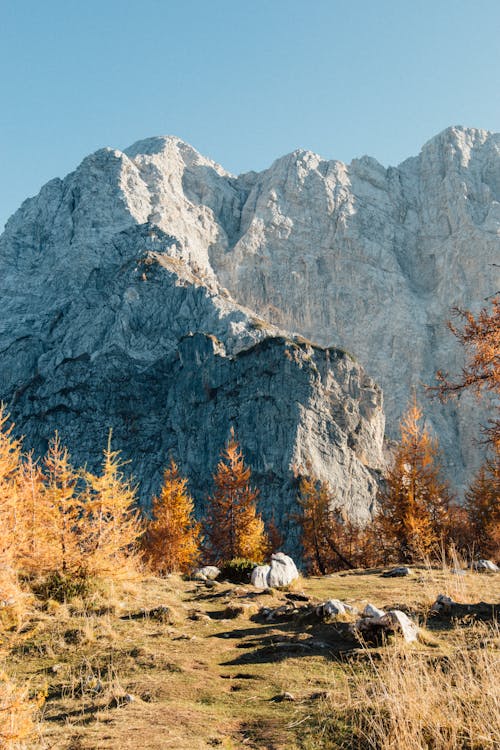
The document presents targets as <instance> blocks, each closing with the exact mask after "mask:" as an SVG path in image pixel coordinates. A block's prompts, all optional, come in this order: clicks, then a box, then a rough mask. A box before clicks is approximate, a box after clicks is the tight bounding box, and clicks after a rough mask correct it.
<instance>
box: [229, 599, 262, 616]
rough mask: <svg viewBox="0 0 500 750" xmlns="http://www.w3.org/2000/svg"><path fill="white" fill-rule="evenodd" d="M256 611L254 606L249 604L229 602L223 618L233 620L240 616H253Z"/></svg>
mask: <svg viewBox="0 0 500 750" xmlns="http://www.w3.org/2000/svg"><path fill="white" fill-rule="evenodd" d="M256 611H257V608H256V606H255V604H252V603H251V602H230V603H229V604H228V605H227V607H226V608H225V610H224V617H227V618H229V619H234V618H235V617H240V616H241V615H250V614H254V613H255V612H256Z"/></svg>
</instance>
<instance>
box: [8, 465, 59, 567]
mask: <svg viewBox="0 0 500 750" xmlns="http://www.w3.org/2000/svg"><path fill="white" fill-rule="evenodd" d="M45 483H46V478H45V476H44V473H43V470H42V467H41V466H40V463H39V462H38V461H36V460H35V459H34V457H33V453H29V454H28V455H27V456H25V457H24V460H23V461H22V463H21V466H20V471H19V474H18V478H17V484H18V506H19V514H20V515H21V516H22V518H23V533H22V534H20V535H19V536H18V537H17V539H16V560H17V563H18V565H19V567H20V569H21V570H22V571H23V572H25V573H45V572H48V571H52V570H53V569H54V565H55V563H56V559H55V556H54V536H58V525H59V523H58V522H59V521H61V522H63V519H59V517H58V516H59V512H60V511H61V510H62V511H63V512H65V508H64V504H63V505H61V506H60V505H59V504H58V503H57V502H54V493H53V491H51V490H50V489H46V484H45Z"/></svg>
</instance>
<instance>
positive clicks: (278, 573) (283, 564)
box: [268, 552, 299, 588]
mask: <svg viewBox="0 0 500 750" xmlns="http://www.w3.org/2000/svg"><path fill="white" fill-rule="evenodd" d="M298 577H299V571H298V570H297V567H296V565H295V563H294V561H293V560H292V558H291V557H288V555H285V554H284V553H283V552H276V554H274V555H271V570H270V572H269V583H268V585H269V587H270V588H279V587H280V586H288V585H289V584H290V583H291V582H292V581H294V580H295V579H296V578H298Z"/></svg>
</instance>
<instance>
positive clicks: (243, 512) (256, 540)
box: [205, 428, 268, 562]
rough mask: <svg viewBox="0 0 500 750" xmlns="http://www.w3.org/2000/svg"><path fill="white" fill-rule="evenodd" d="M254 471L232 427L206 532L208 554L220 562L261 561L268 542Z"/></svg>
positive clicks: (211, 497) (221, 462) (213, 496)
mask: <svg viewBox="0 0 500 750" xmlns="http://www.w3.org/2000/svg"><path fill="white" fill-rule="evenodd" d="M250 476H251V471H250V468H249V467H247V466H245V462H244V459H243V454H242V452H241V449H240V446H239V443H238V441H237V440H236V438H235V434H234V429H233V428H231V433H230V437H229V440H228V441H227V443H226V446H225V448H224V450H223V452H222V456H221V460H220V461H219V464H218V466H217V472H216V473H215V474H214V476H213V479H214V484H215V490H214V492H213V494H212V495H211V496H210V497H209V498H208V509H207V517H206V520H205V533H206V537H207V540H208V550H207V551H208V554H209V556H210V558H211V559H212V560H214V561H216V562H224V561H226V562H227V561H229V560H233V559H234V558H237V557H242V558H247V559H249V560H252V561H253V562H261V561H262V560H263V558H264V556H265V553H266V550H267V547H268V540H267V537H266V533H265V530H264V522H263V520H262V518H261V516H260V514H259V513H258V512H257V498H258V490H256V489H254V488H253V487H252V486H251V485H250Z"/></svg>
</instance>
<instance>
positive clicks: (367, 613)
mask: <svg viewBox="0 0 500 750" xmlns="http://www.w3.org/2000/svg"><path fill="white" fill-rule="evenodd" d="M384 615H385V612H384V610H383V609H379V608H378V607H376V606H375V605H374V604H367V605H366V607H365V608H364V610H363V612H362V613H361V617H375V618H380V617H383V616H384Z"/></svg>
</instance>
